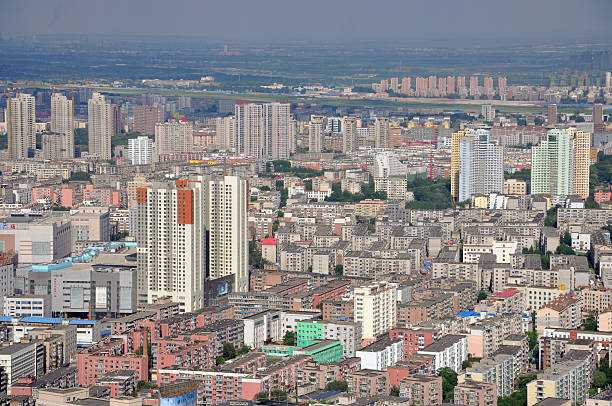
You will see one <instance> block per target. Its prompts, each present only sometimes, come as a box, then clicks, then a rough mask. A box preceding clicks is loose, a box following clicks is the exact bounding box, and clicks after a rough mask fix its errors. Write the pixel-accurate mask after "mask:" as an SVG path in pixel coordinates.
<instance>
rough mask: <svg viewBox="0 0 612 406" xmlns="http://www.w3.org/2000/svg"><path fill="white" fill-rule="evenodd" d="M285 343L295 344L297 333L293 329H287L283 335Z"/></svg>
mask: <svg viewBox="0 0 612 406" xmlns="http://www.w3.org/2000/svg"><path fill="white" fill-rule="evenodd" d="M283 345H291V346H293V345H295V333H294V332H293V331H287V332H286V333H285V336H284V337H283Z"/></svg>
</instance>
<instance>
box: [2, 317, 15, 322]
mask: <svg viewBox="0 0 612 406" xmlns="http://www.w3.org/2000/svg"><path fill="white" fill-rule="evenodd" d="M0 321H13V316H0Z"/></svg>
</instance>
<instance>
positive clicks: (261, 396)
mask: <svg viewBox="0 0 612 406" xmlns="http://www.w3.org/2000/svg"><path fill="white" fill-rule="evenodd" d="M254 399H255V402H257V403H264V402H266V401H267V400H268V392H257V393H256V394H255V398H254Z"/></svg>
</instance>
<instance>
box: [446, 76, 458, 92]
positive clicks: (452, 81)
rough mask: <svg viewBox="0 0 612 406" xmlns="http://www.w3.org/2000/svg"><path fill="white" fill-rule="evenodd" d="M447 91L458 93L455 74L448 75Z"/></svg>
mask: <svg viewBox="0 0 612 406" xmlns="http://www.w3.org/2000/svg"><path fill="white" fill-rule="evenodd" d="M446 93H447V94H455V93H457V91H456V90H455V77H454V76H447V77H446Z"/></svg>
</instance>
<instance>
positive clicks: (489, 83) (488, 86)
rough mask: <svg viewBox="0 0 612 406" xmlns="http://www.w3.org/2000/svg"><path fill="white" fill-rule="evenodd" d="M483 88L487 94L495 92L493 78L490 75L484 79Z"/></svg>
mask: <svg viewBox="0 0 612 406" xmlns="http://www.w3.org/2000/svg"><path fill="white" fill-rule="evenodd" d="M483 88H484V92H485V94H486V95H487V96H489V95H492V94H493V78H492V77H490V76H485V77H484V79H483Z"/></svg>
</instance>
